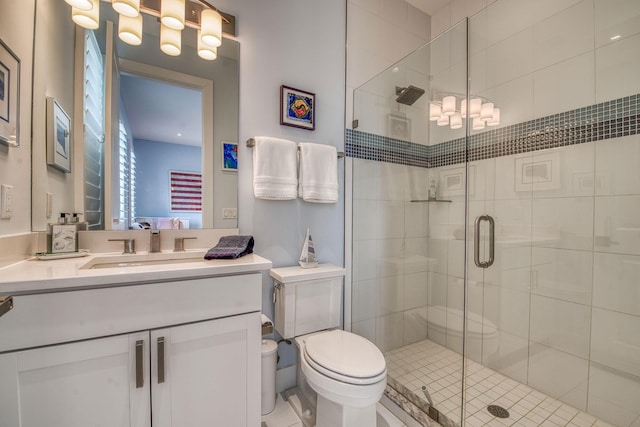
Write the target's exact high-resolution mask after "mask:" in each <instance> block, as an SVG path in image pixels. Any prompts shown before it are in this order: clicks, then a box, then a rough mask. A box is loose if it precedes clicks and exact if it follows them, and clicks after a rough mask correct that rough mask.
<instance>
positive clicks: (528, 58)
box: [487, 0, 533, 87]
mask: <svg viewBox="0 0 640 427" xmlns="http://www.w3.org/2000/svg"><path fill="white" fill-rule="evenodd" d="M516 1H519V0H516ZM503 24H504V23H503ZM503 24H501V25H503ZM532 50H533V32H532V30H531V28H525V29H524V30H522V31H520V32H518V33H516V34H514V35H512V36H510V37H508V38H506V39H504V40H501V41H499V42H498V43H496V44H493V45H489V46H488V47H487V87H495V86H498V85H501V84H504V83H506V82H508V81H510V80H513V79H516V78H518V77H522V76H524V75H527V74H530V73H531V72H532V71H533V57H532V55H531V51H532Z"/></svg>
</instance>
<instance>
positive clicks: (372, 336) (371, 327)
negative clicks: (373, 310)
mask: <svg viewBox="0 0 640 427" xmlns="http://www.w3.org/2000/svg"><path fill="white" fill-rule="evenodd" d="M351 332H353V333H354V334H358V335H360V336H361V337H364V338H366V339H368V340H369V341H371V342H372V343H376V344H377V342H376V319H375V318H373V319H367V320H362V321H360V322H353V323H352V324H351Z"/></svg>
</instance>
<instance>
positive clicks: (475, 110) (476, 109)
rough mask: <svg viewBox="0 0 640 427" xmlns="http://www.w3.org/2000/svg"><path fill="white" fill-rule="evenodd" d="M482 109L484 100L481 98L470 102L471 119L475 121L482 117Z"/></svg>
mask: <svg viewBox="0 0 640 427" xmlns="http://www.w3.org/2000/svg"><path fill="white" fill-rule="evenodd" d="M481 109H482V100H481V99H480V98H472V99H471V100H470V101H469V118H471V119H474V118H476V117H480V110H481Z"/></svg>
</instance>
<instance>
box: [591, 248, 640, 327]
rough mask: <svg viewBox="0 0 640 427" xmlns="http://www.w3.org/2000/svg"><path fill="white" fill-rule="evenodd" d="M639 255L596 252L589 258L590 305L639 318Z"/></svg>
mask: <svg viewBox="0 0 640 427" xmlns="http://www.w3.org/2000/svg"><path fill="white" fill-rule="evenodd" d="M638 278H640V256H636V255H619V254H606V253H601V252H596V253H595V254H594V259H593V305H594V306H595V307H600V308H606V309H609V310H613V311H620V312H623V313H627V314H633V315H636V316H640V293H639V292H638Z"/></svg>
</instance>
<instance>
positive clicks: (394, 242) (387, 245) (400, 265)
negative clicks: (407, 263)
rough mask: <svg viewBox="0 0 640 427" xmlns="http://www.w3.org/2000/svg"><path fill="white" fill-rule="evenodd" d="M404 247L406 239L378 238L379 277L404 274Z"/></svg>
mask: <svg viewBox="0 0 640 427" xmlns="http://www.w3.org/2000/svg"><path fill="white" fill-rule="evenodd" d="M404 249H405V246H404V239H385V240H378V247H377V260H376V262H377V269H378V277H381V278H382V277H389V276H401V275H403V274H404V254H405V251H404ZM374 271H375V270H374Z"/></svg>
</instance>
